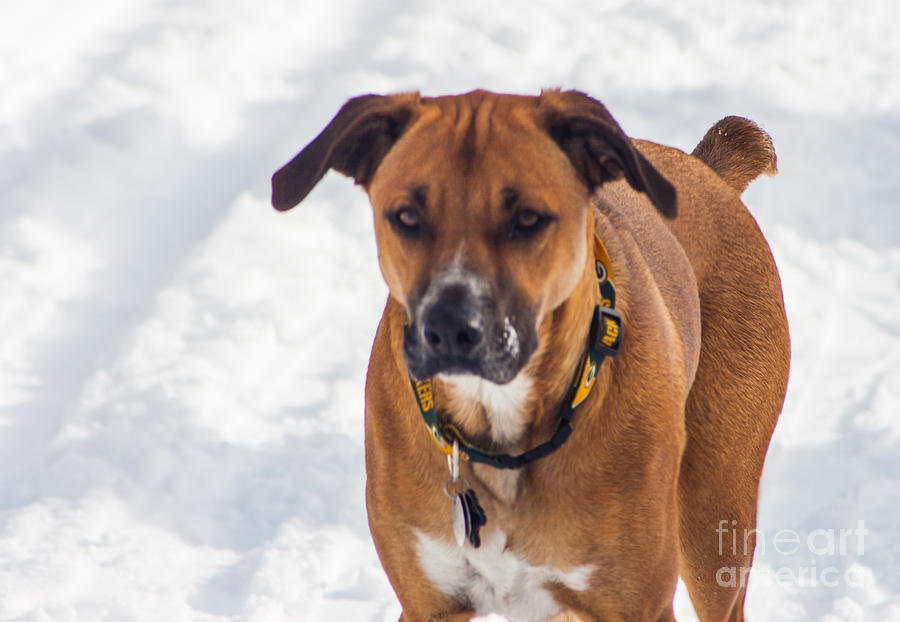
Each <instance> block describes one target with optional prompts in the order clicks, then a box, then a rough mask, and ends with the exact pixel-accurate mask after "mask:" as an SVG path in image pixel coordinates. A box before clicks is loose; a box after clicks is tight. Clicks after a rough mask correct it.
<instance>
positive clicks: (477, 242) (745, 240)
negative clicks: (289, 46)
mask: <svg viewBox="0 0 900 622" xmlns="http://www.w3.org/2000/svg"><path fill="white" fill-rule="evenodd" d="M329 169H334V170H336V171H338V172H340V173H343V174H344V175H347V176H349V177H351V178H352V179H353V180H355V182H356V183H357V184H358V185H360V186H362V187H363V188H364V189H365V191H366V192H367V193H368V196H369V198H370V201H371V204H372V208H373V212H374V229H375V236H376V245H377V249H378V261H379V264H380V268H381V272H382V274H383V275H384V279H385V281H386V282H387V285H388V288H389V296H388V300H387V305H386V307H385V309H384V314H383V316H382V319H381V322H380V325H379V327H378V331H377V334H376V337H375V341H374V345H373V348H372V354H371V359H370V362H369V369H368V374H367V378H366V412H365V428H366V433H365V446H366V472H367V485H366V505H367V511H368V517H369V526H370V528H371V532H372V536H373V539H374V542H375V546H376V549H377V551H378V555H379V558H380V559H381V562H382V564H383V566H384V569H385V571H386V573H387V576H388V578H389V579H390V581H391V584H392V586H393V588H394V590H395V592H396V594H397V597H398V598H399V600H400V603H401V605H402V609H403V613H402V615H401V617H400V620H401V621H402V622H425V621H437V620H447V621H462V620H469V619H471V618H472V617H475V616H480V615H485V614H489V613H496V614H500V615H503V616H506V617H507V618H508V619H510V620H515V621H537V620H548V619H556V620H565V619H569V620H573V619H574V620H583V621H585V622H586V621H592V620H604V621H610V620H628V621H634V620H674V613H673V606H672V600H673V595H674V592H675V587H676V583H677V579H678V577H679V575H680V576H681V577H682V578H683V580H684V582H685V584H686V585H687V588H688V591H689V593H690V596H691V600H692V603H693V605H694V609H695V611H696V613H697V615H698V617H699V619H700V620H702V621H704V622H712V621H721V620H742V619H744V618H743V603H744V598H745V593H746V578H747V571H748V570H749V568H750V565H751V562H752V556H753V547H754V542H755V532H754V531H753V530H754V528H755V524H756V506H757V493H758V487H759V479H760V475H761V472H762V467H763V461H764V458H765V454H766V450H767V447H768V444H769V440H770V438H771V435H772V432H773V430H774V427H775V423H776V420H777V418H778V415H779V413H780V411H781V408H782V404H783V401H784V395H785V390H786V386H787V379H788V368H789V361H790V344H789V334H788V326H787V320H786V318H785V312H784V304H783V299H782V292H781V284H780V280H779V276H778V271H777V269H776V266H775V263H774V260H773V257H772V254H771V252H770V250H769V247H768V245H767V243H766V241H765V239H764V238H763V235H762V234H761V232H760V230H759V228H758V226H757V224H756V222H755V221H754V219H753V217H752V216H751V215H750V213H749V212H748V211H747V209H746V207H745V206H744V205H743V203H742V202H741V199H740V194H741V193H742V192H743V190H744V189H745V188H746V187H747V184H749V183H750V181H752V180H753V179H755V178H756V177H757V176H759V175H760V174H762V173H768V174H774V172H775V170H776V156H775V151H774V148H773V146H772V141H771V139H770V138H769V136H768V134H766V133H765V132H764V131H763V130H762V129H760V128H759V127H758V126H757V125H755V124H754V123H753V122H751V121H748V120H746V119H742V118H740V117H727V118H725V119H723V120H722V121H720V122H719V123H717V124H716V125H714V126H713V127H712V128H711V129H710V131H709V132H708V133H707V134H706V136H705V137H704V138H703V139H702V140H701V142H700V143H699V145H698V146H697V148H696V149H695V150H694V152H693V153H692V154H687V153H684V152H682V151H680V150H678V149H675V148H671V147H666V146H662V145H659V144H655V143H652V142H648V141H644V140H632V139H630V138H629V137H628V136H626V134H625V133H624V132H623V131H622V129H621V128H620V127H619V125H618V123H617V122H616V121H615V120H614V119H613V117H612V116H611V115H610V114H609V112H608V111H607V109H606V108H605V107H604V105H603V104H602V103H600V102H599V101H597V100H595V99H593V98H591V97H589V96H588V95H586V94H584V93H581V92H577V91H561V90H545V91H543V92H542V93H541V94H540V96H533V97H532V96H517V95H501V94H494V93H490V92H486V91H481V90H479V91H473V92H470V93H466V94H463V95H458V96H447V97H433V98H432V97H422V96H420V95H419V94H417V93H405V94H398V95H391V96H379V95H366V96H361V97H357V98H354V99H351V100H349V101H348V102H347V103H346V104H345V105H344V106H343V107H342V108H341V109H340V111H339V112H338V113H337V115H336V116H335V117H334V119H333V120H332V121H331V122H330V123H329V124H328V125H327V126H326V127H325V129H324V130H323V131H322V132H321V133H320V134H319V135H318V137H316V138H315V139H314V140H313V141H312V142H311V143H310V144H309V145H307V146H306V147H305V148H304V149H303V150H302V151H301V152H300V153H299V154H297V156H296V157H294V158H293V159H292V160H291V161H290V162H289V163H288V164H286V165H285V166H284V167H283V168H281V169H280V170H279V171H278V172H277V173H275V175H274V176H273V179H272V188H273V190H272V202H273V204H274V206H275V207H276V208H277V209H279V210H288V209H290V208H292V207H294V206H296V205H297V204H298V203H299V202H300V201H302V200H303V198H304V197H305V196H306V195H307V194H308V193H309V192H310V191H311V190H312V188H313V187H314V186H315V185H316V184H317V183H318V182H319V180H320V179H321V178H322V177H323V176H324V175H325V173H326V172H327V171H328V170H329ZM723 526H724V527H723ZM726 529H727V530H728V531H729V532H730V533H731V534H733V536H732V535H729V537H728V538H727V539H726V543H727V545H728V546H724V547H723V546H722V542H723V538H722V537H721V532H722V531H724V530H726ZM717 530H718V532H717ZM717 533H718V534H719V535H717ZM732 539H735V542H736V543H737V544H736V546H731V544H732Z"/></svg>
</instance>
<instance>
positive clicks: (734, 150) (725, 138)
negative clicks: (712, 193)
mask: <svg viewBox="0 0 900 622" xmlns="http://www.w3.org/2000/svg"><path fill="white" fill-rule="evenodd" d="M691 155H692V156H694V157H696V158H699V159H701V160H703V161H704V162H705V163H706V164H707V166H709V168H711V169H712V170H714V171H715V172H716V173H718V174H719V177H721V178H722V179H723V180H725V182H726V183H727V184H728V185H729V186H731V187H732V188H734V189H735V190H737V191H738V193H741V192H743V191H744V190H746V188H747V185H748V184H749V183H750V182H751V181H753V180H754V179H756V178H757V177H759V176H760V175H762V174H763V173H765V174H766V175H774V174H775V173H777V172H778V158H777V157H776V155H775V145H774V144H772V137H771V136H769V135H768V134H767V133H766V131H765V130H764V129H762V128H761V127H759V126H758V125H757V124H756V123H754V122H753V121H751V120H750V119H745V118H744V117H725V118H724V119H722V120H721V121H718V122H717V123H716V124H715V125H713V126H712V127H711V128H709V131H708V132H706V135H705V136H704V137H703V138H702V140H700V142H699V144H698V145H697V146H696V147H695V148H694V151H693V152H692V153H691Z"/></svg>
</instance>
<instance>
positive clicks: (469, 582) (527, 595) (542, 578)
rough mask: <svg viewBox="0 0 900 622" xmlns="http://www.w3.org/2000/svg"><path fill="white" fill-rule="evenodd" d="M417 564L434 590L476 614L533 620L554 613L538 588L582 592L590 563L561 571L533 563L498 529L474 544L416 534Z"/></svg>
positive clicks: (547, 596)
mask: <svg viewBox="0 0 900 622" xmlns="http://www.w3.org/2000/svg"><path fill="white" fill-rule="evenodd" d="M418 539H419V542H418V553H419V563H420V564H421V566H422V570H423V571H424V572H425V575H426V576H427V577H428V578H429V579H430V580H431V582H432V583H433V584H434V585H435V587H437V588H438V589H439V590H441V591H442V592H444V593H445V594H447V595H448V596H453V597H455V598H458V599H460V600H461V601H463V602H466V603H468V604H469V605H470V606H471V607H472V608H473V609H475V612H476V613H477V614H478V615H486V614H489V613H496V614H500V615H502V616H505V617H506V618H508V619H509V620H512V621H514V622H539V621H540V620H546V619H548V618H551V617H553V616H555V615H556V614H558V613H560V608H559V605H557V604H556V601H554V600H553V598H552V596H551V595H550V593H549V592H548V591H547V590H546V589H545V588H544V585H545V584H546V583H559V584H562V585H565V586H566V587H568V588H570V589H573V590H577V591H583V590H584V589H586V588H587V585H588V580H589V578H590V575H591V573H592V572H593V567H592V566H578V567H577V568H573V569H571V570H567V571H563V570H559V569H558V568H553V567H551V566H534V565H532V564H531V563H529V562H528V560H527V559H525V558H524V557H522V556H521V555H519V554H517V553H515V552H513V551H511V550H508V549H507V548H506V536H505V535H504V534H503V532H501V531H497V530H495V531H491V532H490V533H489V534H486V537H485V538H484V539H483V541H482V543H481V546H480V547H479V548H477V549H476V548H473V547H471V546H468V545H466V546H464V547H460V546H457V545H456V544H455V543H451V542H449V541H443V540H437V539H434V538H431V537H429V536H427V535H425V534H422V533H419V534H418Z"/></svg>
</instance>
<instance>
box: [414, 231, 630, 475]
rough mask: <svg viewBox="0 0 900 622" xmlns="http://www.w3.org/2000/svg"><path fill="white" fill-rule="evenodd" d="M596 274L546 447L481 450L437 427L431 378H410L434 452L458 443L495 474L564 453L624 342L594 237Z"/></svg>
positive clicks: (608, 269) (447, 427) (467, 456)
mask: <svg viewBox="0 0 900 622" xmlns="http://www.w3.org/2000/svg"><path fill="white" fill-rule="evenodd" d="M594 269H595V271H596V273H597V284H598V286H599V288H600V304H599V305H597V306H596V307H594V315H593V318H592V319H591V329H590V332H589V333H588V343H587V348H586V349H585V350H586V351H585V353H584V355H583V356H582V357H581V363H580V365H579V366H578V368H577V369H578V370H577V372H576V374H575V378H574V380H573V381H572V385H571V387H570V388H569V391H568V393H567V394H566V397H565V399H564V400H563V405H562V407H561V409H560V413H559V425H558V426H557V428H556V432H554V434H553V436H552V437H551V438H550V440H548V441H547V442H545V443H541V444H540V445H538V446H537V447H534V448H532V449H529V450H528V451H526V452H524V453H521V454H519V455H516V456H513V455H510V454H504V453H496V452H491V451H485V450H483V449H480V448H478V447H476V446H474V445H472V444H471V443H468V442H467V441H466V440H465V439H464V438H463V436H462V434H461V433H460V431H459V430H458V429H457V428H456V427H455V426H454V425H452V424H449V423H448V424H443V425H442V424H441V422H440V419H439V417H438V411H437V408H436V407H435V404H434V390H433V386H434V385H433V382H432V379H431V378H426V379H424V380H419V381H416V380H415V379H414V378H413V377H412V376H410V378H409V379H410V382H411V383H412V388H413V392H414V393H415V396H416V403H417V404H418V405H419V411H420V412H421V413H422V418H423V419H424V420H425V424H426V425H427V426H428V429H429V430H430V431H431V435H432V438H433V439H434V442H435V443H436V444H437V446H438V449H440V450H441V451H442V452H443V453H445V454H446V455H448V456H450V455H451V454H452V453H453V444H454V443H457V445H458V448H459V457H460V458H461V459H462V460H466V461H471V462H480V463H482V464H489V465H491V466H493V467H496V468H498V469H519V468H522V467H523V466H525V465H526V464H529V463H531V462H534V461H535V460H538V459H540V458H543V457H544V456H547V455H549V454H551V453H553V452H554V451H556V450H557V449H559V448H560V447H562V446H563V445H564V444H565V442H566V441H567V440H569V436H570V435H571V434H572V416H573V415H574V414H575V409H576V408H577V407H578V406H579V405H580V404H581V403H582V402H584V400H585V399H586V398H587V396H588V395H590V392H591V389H592V388H593V387H594V381H595V380H596V379H597V371H598V370H599V369H600V364H601V363H602V362H603V359H604V358H606V357H607V356H615V355H616V354H618V352H619V345H620V344H621V342H622V326H623V325H622V314H621V313H619V312H618V311H616V309H615V306H616V290H615V287H614V286H613V282H612V278H613V276H612V266H611V265H610V262H609V255H608V254H607V252H606V248H605V247H604V246H603V243H602V242H601V241H600V238H599V237H598V236H596V235H595V236H594Z"/></svg>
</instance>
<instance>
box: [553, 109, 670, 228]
mask: <svg viewBox="0 0 900 622" xmlns="http://www.w3.org/2000/svg"><path fill="white" fill-rule="evenodd" d="M538 122H539V123H542V124H543V126H544V128H545V129H546V130H547V133H548V134H549V135H550V137H551V138H552V139H553V140H554V141H555V142H556V144H558V145H559V147H560V149H562V150H563V151H564V152H565V154H566V155H567V156H568V157H569V160H570V161H571V162H572V165H573V166H574V167H575V170H577V171H578V174H579V175H581V177H582V179H583V180H584V182H585V183H586V184H587V185H588V186H589V187H590V188H598V187H600V186H602V185H603V184H605V183H606V182H609V181H613V180H616V179H619V178H621V177H622V176H623V175H624V177H625V179H626V180H627V181H628V183H629V184H630V185H631V187H632V188H634V189H635V190H637V191H638V192H643V193H644V194H646V195H647V196H648V197H649V198H650V201H651V202H652V203H653V205H654V206H655V207H656V209H657V210H659V212H660V213H661V214H662V215H664V216H666V217H667V218H674V217H675V216H676V215H677V213H678V207H677V205H678V201H677V197H676V193H675V187H674V186H673V185H672V184H671V183H670V182H669V180H667V179H666V178H665V177H663V176H662V174H660V172H659V171H657V170H656V168H654V166H653V165H652V164H650V161H649V160H647V158H645V157H644V156H643V154H642V153H641V152H640V151H638V150H637V149H636V148H635V146H634V144H633V143H632V142H631V139H630V138H628V136H626V135H625V133H624V132H623V131H622V128H621V127H619V124H618V123H616V121H615V119H613V118H612V115H610V114H609V112H608V111H607V110H606V106H604V105H603V104H601V103H600V102H599V101H597V100H596V99H592V98H590V97H588V96H587V95H585V94H584V93H581V92H579V91H565V92H561V91H543V92H542V93H541V97H540V102H539V106H538Z"/></svg>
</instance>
